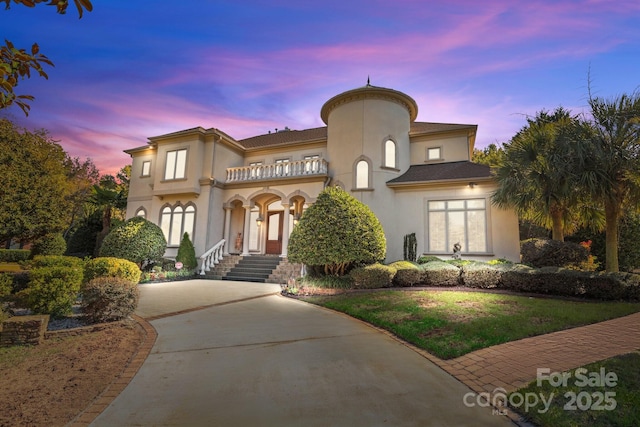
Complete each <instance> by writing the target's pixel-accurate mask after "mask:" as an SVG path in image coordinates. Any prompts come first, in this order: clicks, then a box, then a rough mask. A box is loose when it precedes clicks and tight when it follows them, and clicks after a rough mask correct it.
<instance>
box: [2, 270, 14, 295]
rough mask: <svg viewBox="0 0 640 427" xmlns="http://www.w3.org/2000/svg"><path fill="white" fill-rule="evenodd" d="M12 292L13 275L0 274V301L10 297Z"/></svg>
mask: <svg viewBox="0 0 640 427" xmlns="http://www.w3.org/2000/svg"><path fill="white" fill-rule="evenodd" d="M12 291H13V275H12V274H9V273H0V300H2V298H4V297H7V296H9V295H11V292H12Z"/></svg>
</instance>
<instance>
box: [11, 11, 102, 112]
mask: <svg viewBox="0 0 640 427" xmlns="http://www.w3.org/2000/svg"><path fill="white" fill-rule="evenodd" d="M2 1H4V2H5V4H6V5H7V7H6V8H7V9H9V6H10V5H11V0H2ZM13 2H14V3H17V4H22V5H24V6H29V7H34V6H35V5H36V4H37V3H45V2H46V3H47V4H48V5H55V6H56V8H57V11H58V13H61V14H64V13H65V12H66V10H67V7H68V5H69V1H68V0H13ZM74 3H75V5H76V8H77V9H78V15H79V16H80V17H81V18H82V13H83V10H85V9H86V10H87V11H91V10H92V9H93V5H92V4H91V1H89V0H74ZM43 65H50V66H53V63H52V62H51V60H49V58H47V57H46V56H45V55H43V54H41V53H40V48H39V46H38V44H37V43H34V44H33V45H32V46H31V49H30V51H27V50H26V49H18V48H16V47H15V46H14V45H13V43H11V42H10V41H8V40H5V45H4V46H0V71H1V73H0V109H3V108H6V107H9V106H10V105H12V104H14V103H15V104H16V105H17V106H19V107H20V108H21V109H22V111H23V112H24V113H25V115H28V114H29V110H30V109H31V106H30V105H29V104H28V103H27V102H28V101H32V100H33V99H34V97H33V96H31V95H16V94H15V88H16V86H18V81H19V80H21V79H25V78H30V77H31V70H33V71H35V72H37V73H38V74H39V75H40V76H41V77H44V78H45V79H48V76H47V73H46V72H45V71H44V69H43V68H42V66H43Z"/></svg>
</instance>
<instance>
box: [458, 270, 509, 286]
mask: <svg viewBox="0 0 640 427" xmlns="http://www.w3.org/2000/svg"><path fill="white" fill-rule="evenodd" d="M502 271H503V270H502V269H501V268H500V267H497V266H493V265H489V264H468V265H465V266H463V267H462V271H461V280H462V283H463V284H464V286H466V287H469V288H481V289H493V288H497V287H498V286H500V283H501V280H502Z"/></svg>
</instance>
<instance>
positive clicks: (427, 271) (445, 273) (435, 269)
mask: <svg viewBox="0 0 640 427" xmlns="http://www.w3.org/2000/svg"><path fill="white" fill-rule="evenodd" d="M420 268H421V270H422V282H423V283H424V284H425V285H426V286H458V285H459V284H460V268H458V267H456V266H455V265H451V264H449V263H448V262H443V261H433V262H428V263H426V264H423V265H422V266H420Z"/></svg>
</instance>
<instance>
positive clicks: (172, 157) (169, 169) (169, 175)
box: [164, 148, 187, 179]
mask: <svg viewBox="0 0 640 427" xmlns="http://www.w3.org/2000/svg"><path fill="white" fill-rule="evenodd" d="M186 169H187V150H186V148H185V149H182V150H174V151H167V163H166V165H165V168H164V179H182V178H184V177H185V171H186Z"/></svg>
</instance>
